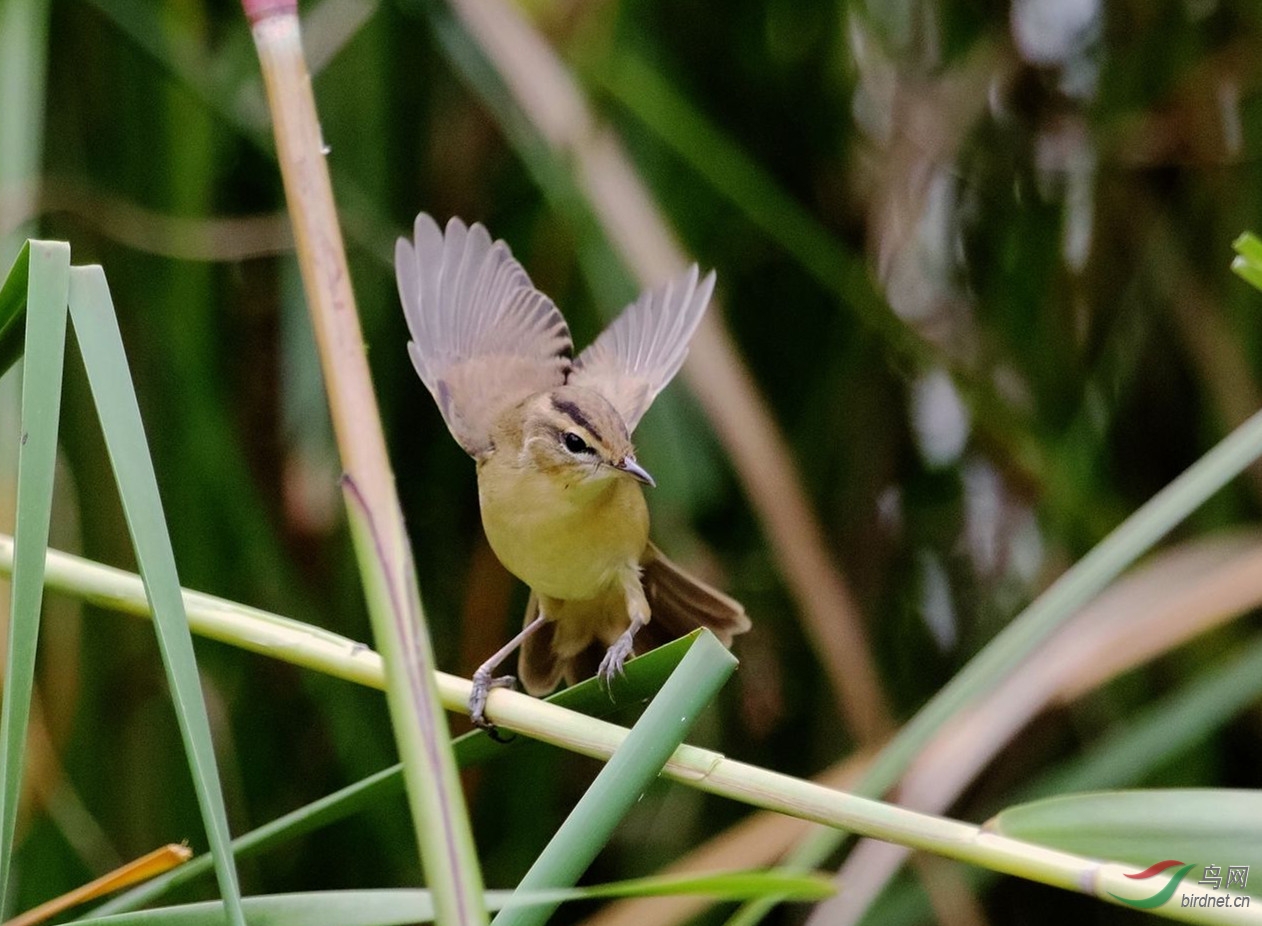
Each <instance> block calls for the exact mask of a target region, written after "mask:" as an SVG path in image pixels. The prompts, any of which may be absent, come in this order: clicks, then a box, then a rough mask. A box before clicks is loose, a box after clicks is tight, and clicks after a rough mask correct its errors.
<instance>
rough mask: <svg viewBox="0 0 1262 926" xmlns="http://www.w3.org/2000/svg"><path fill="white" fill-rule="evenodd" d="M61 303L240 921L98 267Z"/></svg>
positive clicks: (82, 275) (75, 279) (196, 688)
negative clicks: (66, 307) (66, 311)
mask: <svg viewBox="0 0 1262 926" xmlns="http://www.w3.org/2000/svg"><path fill="white" fill-rule="evenodd" d="M69 301H70V317H71V319H72V320H73V322H74V327H75V335H76V337H77V339H78V342H79V349H80V351H81V353H82V354H83V362H84V366H85V367H86V368H87V373H88V383H89V385H90V386H91V389H92V399H93V401H94V403H95V404H96V409H97V414H98V415H99V416H100V419H101V429H102V431H104V433H105V445H106V449H107V450H108V452H109V457H110V463H111V465H112V466H113V469H114V475H115V478H116V479H117V481H118V491H119V495H120V496H121V498H122V503H123V513H124V515H125V516H126V519H127V527H128V530H129V531H130V532H131V539H132V545H133V546H134V547H135V551H136V561H137V563H138V564H139V567H140V576H141V578H142V579H143V581H144V584H145V591H146V593H147V594H148V597H149V601H150V604H151V606H152V609H153V617H154V628H155V630H156V631H157V636H158V646H159V649H160V650H161V652H162V660H163V664H164V665H165V667H166V671H167V679H168V682H169V684H170V686H171V695H172V698H173V700H174V702H175V712H176V719H177V720H178V722H179V727H180V735H181V736H182V737H183V740H184V749H185V752H186V753H187V756H188V763H189V768H190V770H191V772H192V775H193V786H194V789H195V790H196V793H197V800H198V803H199V805H200V807H201V812H202V820H203V822H204V823H205V826H206V835H207V838H208V840H209V842H210V848H211V851H212V852H213V853H214V855H215V869H216V874H217V875H218V879H219V889H220V892H221V893H222V895H223V898H224V902H225V904H226V907H227V910H228V914H229V920H230V921H231V922H232V923H234V924H240V926H244V924H245V918H244V914H243V913H242V912H241V896H240V888H239V887H238V884H237V874H236V865H235V862H234V860H233V857H232V851H231V849H230V846H229V836H228V819H227V813H226V811H225V809H224V802H223V793H222V790H221V787H220V783H219V770H218V768H217V767H216V765H215V754H214V746H213V744H212V743H211V739H210V720H209V718H208V717H207V713H206V703H205V701H204V700H203V698H202V690H201V685H200V682H199V680H198V674H197V661H196V657H195V655H194V653H193V638H192V634H191V633H190V631H189V627H188V618H187V616H186V615H185V613H184V599H183V597H182V595H181V591H180V583H179V578H178V576H177V575H176V569H175V554H174V552H173V551H172V549H171V538H170V535H169V533H168V532H167V526H166V520H165V518H164V515H163V512H162V502H161V499H160V497H159V495H158V481H157V477H156V475H155V474H154V470H153V461H152V459H150V456H149V448H148V445H147V443H146V441H145V433H144V427H143V425H142V424H141V420H140V408H139V406H138V405H137V403H136V393H135V389H134V387H133V386H132V381H131V374H130V371H129V369H128V365H127V357H126V355H125V353H124V352H123V341H122V336H121V335H120V333H119V330H118V320H117V318H116V317H115V314H114V304H113V300H112V299H111V298H110V292H109V286H108V285H107V283H106V281H105V273H104V271H102V270H101V268H100V267H96V266H92V267H76V268H74V269H73V270H72V271H71V274H70V300H69Z"/></svg>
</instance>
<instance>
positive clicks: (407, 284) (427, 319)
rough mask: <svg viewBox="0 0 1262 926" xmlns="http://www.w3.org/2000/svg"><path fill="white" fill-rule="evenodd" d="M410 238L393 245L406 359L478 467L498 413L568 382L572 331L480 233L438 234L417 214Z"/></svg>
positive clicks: (452, 225) (476, 229) (450, 228)
mask: <svg viewBox="0 0 1262 926" xmlns="http://www.w3.org/2000/svg"><path fill="white" fill-rule="evenodd" d="M413 232H414V234H413V240H412V241H408V240H407V239H406V238H400V239H399V240H398V242H397V243H396V244H395V272H396V275H397V280H398V284H399V298H400V299H401V300H402V302H403V313H404V316H405V318H406V319H407V324H408V331H409V332H410V334H411V336H412V340H411V341H410V342H409V344H408V353H409V355H410V356H411V357H412V364H413V366H415V367H416V372H417V374H418V375H419V376H420V377H421V381H422V382H424V383H425V386H426V388H428V389H429V391H430V394H431V395H433V397H434V401H435V402H436V403H438V408H439V411H440V412H441V413H442V416H443V420H444V421H445V422H446V423H447V427H448V428H449V429H450V430H451V433H452V436H453V437H455V439H456V441H457V442H458V443H459V444H460V446H461V447H463V448H464V449H465V450H466V451H468V452H469V454H470V455H472V456H474V457H477V458H480V457H482V456H484V455H485V454H487V453H488V452H489V451H490V450H491V428H492V426H493V425H494V423H495V419H496V417H498V416H499V414H500V413H501V412H502V411H503V410H504V409H506V408H509V407H511V406H512V405H515V404H516V403H518V402H520V401H521V400H522V399H524V398H526V397H527V396H530V395H533V394H534V393H536V392H540V391H542V390H544V389H548V388H551V387H553V386H559V385H561V384H562V383H564V382H565V376H566V373H567V372H568V371H569V369H570V356H571V354H572V353H573V347H572V344H571V341H570V329H569V327H568V326H567V325H566V324H565V319H564V318H562V317H561V313H560V312H559V311H557V307H556V306H555V305H553V303H552V300H551V299H549V298H548V297H547V296H545V295H544V294H543V293H541V292H539V290H537V289H535V287H534V286H533V285H532V284H531V282H530V277H529V276H527V274H526V271H525V270H524V269H522V266H521V264H519V263H518V262H517V261H516V260H515V259H514V258H513V255H512V252H511V251H509V249H508V245H506V244H505V243H504V242H503V241H494V242H492V240H491V236H490V235H489V234H488V233H487V230H486V229H485V228H483V227H482V226H481V225H479V224H477V223H474V224H473V225H472V226H467V227H466V226H465V224H464V223H463V222H462V221H460V219H456V218H453V219H452V220H451V221H449V222H448V223H447V229H446V232H445V233H444V232H443V231H441V230H440V229H439V228H438V225H437V223H435V222H434V220H433V219H432V218H430V217H429V216H428V215H426V214H425V213H421V214H420V215H418V216H417V217H416V225H415V228H414V229H413Z"/></svg>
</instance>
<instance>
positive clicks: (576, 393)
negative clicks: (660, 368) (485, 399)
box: [522, 386, 655, 486]
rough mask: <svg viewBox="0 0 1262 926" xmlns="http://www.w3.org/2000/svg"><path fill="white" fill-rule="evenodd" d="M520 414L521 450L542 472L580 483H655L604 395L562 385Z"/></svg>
mask: <svg viewBox="0 0 1262 926" xmlns="http://www.w3.org/2000/svg"><path fill="white" fill-rule="evenodd" d="M522 412H523V414H522V452H523V454H524V455H525V456H526V457H527V458H528V459H529V461H530V462H531V463H532V464H533V465H534V466H536V467H538V468H539V469H540V470H542V471H544V472H556V473H558V474H561V475H564V476H573V477H577V478H578V479H580V480H581V481H588V480H603V479H609V478H623V477H629V478H632V479H636V480H638V481H639V482H642V483H644V484H645V485H650V486H651V485H655V483H654V482H653V477H652V476H650V475H649V474H648V472H647V471H646V470H645V469H644V468H643V467H642V466H640V464H639V463H637V462H636V459H635V447H634V446H632V444H631V437H630V435H629V434H628V433H627V426H626V423H625V422H623V420H622V416H621V415H619V414H618V412H617V410H616V409H615V408H614V407H613V406H612V405H610V404H609V402H608V400H606V399H605V398H604V396H602V395H600V393H598V392H594V391H593V390H591V389H585V388H583V387H582V386H558V387H557V388H555V389H550V390H548V391H547V392H541V393H538V394H537V395H534V396H532V397H531V398H530V399H528V400H527V401H526V402H525V403H524V406H523V408H522Z"/></svg>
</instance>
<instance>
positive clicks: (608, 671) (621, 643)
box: [596, 631, 635, 691]
mask: <svg viewBox="0 0 1262 926" xmlns="http://www.w3.org/2000/svg"><path fill="white" fill-rule="evenodd" d="M634 647H635V639H634V634H632V633H631V632H630V631H627V632H626V633H624V634H623V635H622V636H620V637H618V639H617V640H615V641H614V643H613V646H611V647H609V649H608V650H606V651H605V658H604V659H602V660H601V661H600V668H599V669H597V670H596V677H597V678H599V679H600V682H601V684H602V685H604V686H605V690H606V691H608V690H610V689H612V687H613V682H614V679H615V678H617V677H619V676H622V675H625V674H626V671H625V666H626V661H627V657H629V656H630V655H631V652H632V650H633V649H634Z"/></svg>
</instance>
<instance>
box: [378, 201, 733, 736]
mask: <svg viewBox="0 0 1262 926" xmlns="http://www.w3.org/2000/svg"><path fill="white" fill-rule="evenodd" d="M394 256H395V272H396V274H397V277H398V284H399V297H400V299H401V300H402V303H403V312H404V315H405V316H406V318H407V324H408V330H409V332H410V333H411V336H412V340H411V342H410V343H409V344H408V352H409V354H410V355H411V357H412V363H413V365H415V367H416V372H417V373H418V374H419V375H420V377H421V381H422V382H424V383H425V386H426V387H427V388H428V389H429V391H430V393H431V394H432V395H433V397H434V401H435V402H437V403H438V409H439V411H440V412H441V413H442V416H443V420H444V421H446V423H447V427H448V428H449V429H450V430H451V433H452V436H453V437H455V439H456V441H457V442H458V443H459V444H460V446H461V447H463V448H464V449H465V450H466V451H468V453H469V455H470V456H472V457H473V458H474V460H476V461H477V472H478V498H479V501H480V503H481V509H482V525H483V527H484V528H485V530H486V537H487V540H488V541H489V542H490V544H491V549H492V550H494V551H495V555H496V556H497V557H499V559H500V562H502V563H503V564H504V565H505V566H506V567H507V568H508V570H509V571H510V572H512V573H513V574H514V575H516V576H517V577H518V578H520V579H521V580H522V581H523V582H525V583H526V584H527V585H529V586H530V590H531V595H530V601H529V603H528V604H527V606H526V619H525V624H524V627H523V629H522V631H521V633H519V634H518V635H517V636H516V637H514V638H513V639H512V640H511V641H510V642H509V643H508V644H507V645H506V646H504V648H503V649H501V650H500V651H499V652H497V653H495V655H493V656H492V657H491V658H490V659H488V660H487V661H486V662H485V663H483V665H482V666H481V667H480V668H479V669H478V670H477V671H476V672H475V673H474V675H473V693H472V695H471V696H470V699H469V713H470V716H471V717H472V719H473V722H474V723H475V724H477V725H479V726H483V727H489V726H490V723H489V722H488V721H487V719H486V717H485V709H486V701H487V695H488V694H489V692H490V690H491V689H492V688H497V687H501V686H510V685H512V684H513V682H514V679H513V678H512V677H511V676H500V677H496V676H495V675H494V672H495V669H496V668H497V667H498V666H499V664H500V663H501V662H503V661H504V659H506V658H507V657H508V656H509V655H510V654H511V653H512V652H513V650H515V649H516V648H517V647H519V646H520V647H521V649H522V652H521V657H520V659H519V661H518V671H519V673H520V675H521V680H522V682H523V684H524V685H525V687H526V690H527V691H529V692H530V693H531V694H534V695H540V694H547V693H548V692H550V691H552V690H553V689H554V688H555V687H556V686H557V683H558V682H559V681H560V680H561V678H563V677H564V678H565V679H566V680H567V681H568V682H569V683H571V684H573V683H574V682H576V681H577V680H579V679H582V678H586V677H588V676H590V675H592V674H593V673H595V674H598V675H599V676H600V678H601V679H602V680H604V681H605V683H606V684H608V683H609V682H611V681H612V679H613V677H614V676H615V675H617V674H619V673H621V672H622V668H623V663H624V662H625V661H626V659H627V658H628V656H630V655H631V654H632V653H639V652H644V651H646V650H648V649H651V648H652V647H653V646H656V645H659V644H661V643H664V642H667V641H669V640H671V639H674V638H675V637H677V636H680V635H682V634H684V633H687V632H689V631H690V630H692V629H693V628H695V627H697V626H703V627H708V628H710V629H711V630H712V631H714V633H715V634H716V635H717V636H718V638H719V639H720V640H722V641H723V642H724V643H725V644H727V645H730V644H731V640H732V637H733V636H734V635H736V634H738V633H742V632H743V631H745V630H747V629H748V628H749V619H748V618H747V617H746V615H745V610H744V608H742V607H741V605H740V604H738V603H737V602H735V601H733V600H732V599H731V598H729V597H728V596H726V595H724V594H723V593H721V592H719V591H716V590H715V589H713V588H711V587H710V586H708V585H706V584H705V583H703V582H701V581H700V580H698V579H696V578H693V577H692V576H690V575H688V574H687V573H685V572H684V571H682V570H681V569H679V567H677V566H675V565H674V564H673V563H671V562H670V561H669V560H668V559H666V557H665V556H663V555H662V553H661V551H660V550H658V549H657V547H656V546H654V545H653V544H652V543H651V542H649V517H648V509H647V508H646V506H645V503H644V493H643V486H645V485H649V486H651V485H654V482H653V477H652V476H650V475H649V474H648V472H647V471H646V470H645V469H644V468H643V467H642V466H640V464H639V463H638V462H636V458H635V448H634V447H633V446H632V444H631V432H632V431H633V430H634V429H635V426H636V424H637V423H638V422H639V420H640V418H641V416H643V414H644V412H645V411H646V410H647V409H648V407H649V405H650V404H651V403H652V401H653V399H654V397H655V396H656V395H657V393H658V392H660V391H661V389H662V388H663V387H664V386H665V385H666V384H667V383H668V382H670V379H671V377H673V376H674V375H675V372H676V371H677V370H678V369H679V367H680V364H682V363H683V360H684V357H685V356H686V355H687V353H688V341H689V340H690V339H691V337H692V334H693V332H694V331H695V330H696V327H697V324H698V323H699V322H700V320H701V316H702V314H703V313H704V312H705V309H706V305H707V304H708V303H709V301H710V294H711V293H712V291H713V289H714V273H713V272H711V273H707V274H706V275H705V276H704V277H701V278H700V279H698V272H697V267H696V265H693V266H692V267H691V268H689V269H688V271H687V272H685V273H684V274H682V275H680V276H679V277H677V278H676V279H674V280H672V281H670V282H669V283H667V284H666V285H664V286H660V287H658V288H656V289H652V290H649V291H647V292H645V293H644V294H642V295H641V296H640V298H639V299H637V300H636V301H635V302H634V303H633V304H632V305H630V306H628V307H627V308H626V309H625V310H624V311H623V313H622V314H621V315H620V316H619V317H618V318H617V319H616V320H615V321H614V322H613V323H612V324H611V325H610V326H609V327H608V328H606V329H605V331H604V332H603V333H602V334H601V335H600V337H598V338H597V339H596V341H595V342H594V343H592V344H591V346H589V347H588V348H587V349H586V350H584V351H583V352H582V353H581V354H579V355H578V357H577V358H573V346H572V344H571V342H570V331H569V328H568V327H567V326H566V323H565V319H564V318H562V317H561V313H560V312H559V311H557V308H556V306H555V305H554V304H553V303H552V300H551V299H549V298H548V297H547V296H545V295H544V294H543V293H541V292H539V291H538V290H537V289H535V288H534V286H533V285H532V284H531V282H530V278H529V277H528V276H527V275H526V272H525V271H524V270H523V269H522V267H521V264H519V263H518V262H517V261H516V260H515V259H514V258H513V255H512V253H511V252H510V251H509V249H508V246H507V245H506V244H505V243H504V242H503V241H494V242H493V241H492V240H491V236H490V235H489V234H488V233H487V231H486V229H485V228H483V227H482V226H481V225H478V224H474V225H472V226H466V225H465V224H464V223H463V222H462V221H460V220H459V219H455V218H453V219H452V220H451V221H450V222H448V223H447V228H446V230H445V231H443V230H440V229H439V227H438V225H437V224H436V223H435V222H434V220H433V219H431V218H430V217H429V216H428V215H426V214H424V213H421V214H420V215H419V216H417V218H416V225H415V228H414V234H413V240H412V241H408V240H407V239H406V238H400V239H399V241H398V243H397V244H396V245H395V255H394ZM572 358H573V359H572Z"/></svg>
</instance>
